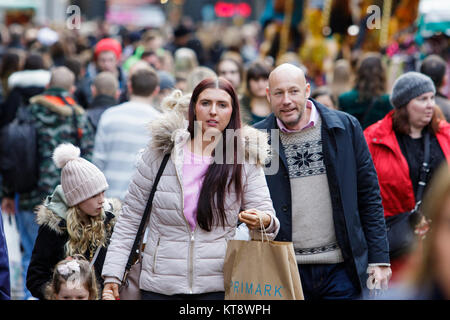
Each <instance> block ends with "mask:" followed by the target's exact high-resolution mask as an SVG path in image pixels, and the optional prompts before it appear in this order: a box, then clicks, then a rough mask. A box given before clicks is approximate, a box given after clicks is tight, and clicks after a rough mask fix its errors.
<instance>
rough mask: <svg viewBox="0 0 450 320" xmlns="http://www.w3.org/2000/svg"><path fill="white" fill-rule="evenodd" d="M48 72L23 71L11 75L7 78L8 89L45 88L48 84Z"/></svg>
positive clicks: (40, 70) (49, 75)
mask: <svg viewBox="0 0 450 320" xmlns="http://www.w3.org/2000/svg"><path fill="white" fill-rule="evenodd" d="M50 77H51V74H50V71H48V70H43V69H39V70H23V71H17V72H14V73H13V74H11V75H10V76H9V78H8V87H9V89H10V90H12V89H13V88H14V87H22V88H25V87H42V88H45V87H46V86H47V85H48V83H49V82H50Z"/></svg>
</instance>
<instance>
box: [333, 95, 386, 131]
mask: <svg viewBox="0 0 450 320" xmlns="http://www.w3.org/2000/svg"><path fill="white" fill-rule="evenodd" d="M370 103H371V101H368V100H366V101H359V92H358V91H356V90H355V89H353V90H351V91H348V92H344V93H343V94H341V95H340V96H339V109H340V110H342V111H344V112H347V113H349V114H351V115H352V116H354V117H356V119H358V121H359V123H360V124H361V126H362V127H363V129H365V128H367V127H368V126H370V125H371V124H373V123H375V122H377V121H378V120H381V119H383V118H384V116H385V115H386V114H388V112H389V111H391V110H392V105H391V103H390V102H389V95H388V94H384V95H382V96H379V97H378V98H376V100H375V102H374V105H373V107H372V109H371V110H370V111H369V113H368V114H367V116H365V112H366V110H367V108H368V107H369V106H370Z"/></svg>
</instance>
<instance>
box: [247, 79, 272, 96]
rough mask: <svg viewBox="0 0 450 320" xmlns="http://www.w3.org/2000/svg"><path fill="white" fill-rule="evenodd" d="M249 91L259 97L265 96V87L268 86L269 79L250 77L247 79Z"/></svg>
mask: <svg viewBox="0 0 450 320" xmlns="http://www.w3.org/2000/svg"><path fill="white" fill-rule="evenodd" d="M248 85H249V87H250V88H249V89H250V92H251V93H252V94H253V95H254V96H255V97H259V98H265V97H266V89H267V87H268V86H269V79H266V78H264V77H261V78H258V79H250V80H249V81H248Z"/></svg>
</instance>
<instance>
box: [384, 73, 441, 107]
mask: <svg viewBox="0 0 450 320" xmlns="http://www.w3.org/2000/svg"><path fill="white" fill-rule="evenodd" d="M426 92H433V93H436V88H435V87H434V83H433V80H431V78H430V77H428V76H427V75H425V74H423V73H420V72H414V71H410V72H407V73H405V74H403V75H401V76H400V77H398V78H397V80H395V82H394V85H393V87H392V93H391V97H390V100H391V104H392V105H393V106H394V108H401V107H404V106H406V105H407V104H408V103H409V102H410V101H411V100H412V99H414V98H416V97H418V96H420V95H422V94H424V93H426Z"/></svg>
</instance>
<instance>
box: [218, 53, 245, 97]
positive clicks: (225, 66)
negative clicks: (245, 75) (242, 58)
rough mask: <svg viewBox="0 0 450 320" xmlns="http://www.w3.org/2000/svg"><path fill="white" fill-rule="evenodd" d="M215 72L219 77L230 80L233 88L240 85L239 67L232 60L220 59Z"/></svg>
mask: <svg viewBox="0 0 450 320" xmlns="http://www.w3.org/2000/svg"><path fill="white" fill-rule="evenodd" d="M217 73H218V75H219V77H224V78H225V79H227V80H228V81H230V82H231V84H232V85H233V87H234V89H235V90H237V89H238V88H239V86H240V85H241V75H240V73H239V67H238V66H237V65H236V63H234V62H233V61H230V60H224V61H222V62H221V63H220V64H219V66H218V68H217Z"/></svg>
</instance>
